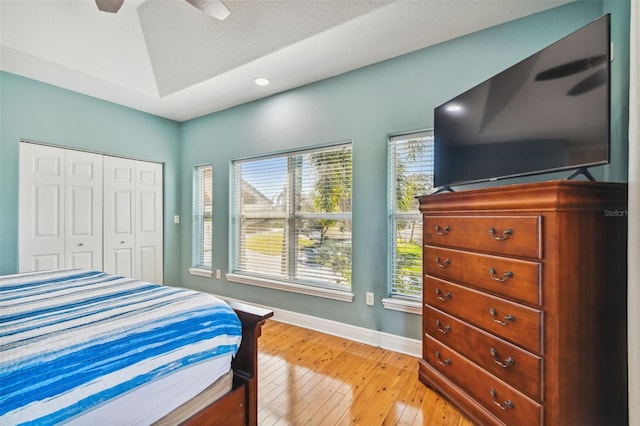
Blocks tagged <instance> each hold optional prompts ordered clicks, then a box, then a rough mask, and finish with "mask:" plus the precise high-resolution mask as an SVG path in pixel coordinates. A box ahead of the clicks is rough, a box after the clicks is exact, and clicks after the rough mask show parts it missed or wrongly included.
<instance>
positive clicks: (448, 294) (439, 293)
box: [436, 288, 451, 302]
mask: <svg viewBox="0 0 640 426" xmlns="http://www.w3.org/2000/svg"><path fill="white" fill-rule="evenodd" d="M436 297H437V298H438V299H440V300H442V301H443V302H446V301H447V300H448V299H451V292H449V291H448V292H446V293H445V294H444V295H443V294H442V290H440V289H439V288H436Z"/></svg>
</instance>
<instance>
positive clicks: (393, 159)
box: [382, 130, 434, 314]
mask: <svg viewBox="0 0 640 426" xmlns="http://www.w3.org/2000/svg"><path fill="white" fill-rule="evenodd" d="M415 140H423V141H424V143H426V144H427V145H426V146H424V147H423V150H422V151H421V152H420V151H419V152H418V155H419V157H418V158H417V159H416V161H407V159H406V156H405V155H406V153H407V149H406V148H407V144H408V143H409V142H410V141H415ZM433 143H434V137H433V130H424V131H417V132H411V133H406V134H400V135H393V136H390V137H389V144H388V151H387V159H388V182H387V185H388V192H387V194H388V215H389V216H388V223H389V247H388V249H389V252H388V282H389V297H388V298H385V299H383V300H382V304H383V305H384V307H385V308H387V309H392V310H397V311H402V312H410V313H414V314H421V313H422V214H421V213H420V211H419V210H418V203H417V200H415V197H416V196H419V195H426V194H428V193H430V192H431V190H432V189H433ZM399 166H408V167H410V169H411V172H410V173H411V174H414V175H416V174H419V173H421V174H424V175H425V179H424V180H422V181H421V182H422V185H421V186H422V187H421V188H420V189H415V188H413V187H409V189H410V191H409V192H408V193H407V195H406V196H405V204H404V205H403V206H402V207H399V206H398V204H399V203H398V186H399V185H398V168H399ZM405 189H406V188H405ZM409 199H411V200H413V201H412V202H411V204H412V206H411V207H408V206H406V202H407V201H409ZM408 208H409V210H407V209H408ZM399 220H402V221H409V223H413V226H412V227H411V229H412V231H413V232H411V233H410V234H409V235H410V236H409V238H408V239H407V241H405V242H404V243H405V244H407V245H416V246H417V247H416V249H417V250H418V252H417V253H415V254H416V255H417V256H418V262H419V265H417V264H416V265H415V267H417V266H419V268H417V269H418V271H416V272H414V273H406V276H405V277H404V278H405V279H406V280H407V281H408V282H413V283H416V280H417V283H418V285H419V287H420V292H415V291H414V292H410V291H407V292H403V291H402V289H401V288H399V286H398V279H401V278H402V273H401V271H399V265H398V259H399V256H398V250H399V244H398V240H399V238H400V237H399V232H398V225H397V224H398V221H399ZM405 237H406V236H405ZM414 241H415V243H414Z"/></svg>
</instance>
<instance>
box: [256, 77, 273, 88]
mask: <svg viewBox="0 0 640 426" xmlns="http://www.w3.org/2000/svg"><path fill="white" fill-rule="evenodd" d="M253 82H254V83H255V84H257V85H258V86H267V85H268V84H269V83H270V81H269V79H268V78H264V77H256V78H254V79H253Z"/></svg>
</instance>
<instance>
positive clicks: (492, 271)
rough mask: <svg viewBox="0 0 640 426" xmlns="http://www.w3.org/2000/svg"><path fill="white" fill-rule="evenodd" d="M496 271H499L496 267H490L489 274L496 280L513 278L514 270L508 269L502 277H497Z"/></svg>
mask: <svg viewBox="0 0 640 426" xmlns="http://www.w3.org/2000/svg"><path fill="white" fill-rule="evenodd" d="M496 273H497V272H496V268H489V275H490V276H491V279H492V280H494V281H499V282H504V281H506V280H508V279H509V278H513V272H511V271H507V272H505V273H504V274H502V278H498V277H496Z"/></svg>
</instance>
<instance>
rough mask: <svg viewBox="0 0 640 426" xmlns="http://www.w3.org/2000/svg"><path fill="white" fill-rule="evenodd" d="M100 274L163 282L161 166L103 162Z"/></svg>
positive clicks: (111, 159) (108, 159) (112, 160)
mask: <svg viewBox="0 0 640 426" xmlns="http://www.w3.org/2000/svg"><path fill="white" fill-rule="evenodd" d="M104 198H105V207H106V208H105V211H104V270H105V272H109V273H112V274H117V275H125V276H128V277H133V278H137V279H140V280H144V281H150V282H155V283H162V282H163V269H162V258H163V250H162V165H161V164H156V163H148V162H144V161H136V160H129V159H124V158H116V157H108V156H105V159H104Z"/></svg>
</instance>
